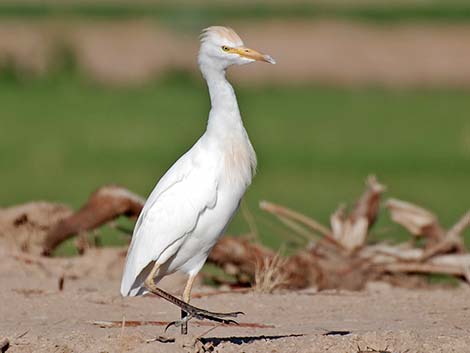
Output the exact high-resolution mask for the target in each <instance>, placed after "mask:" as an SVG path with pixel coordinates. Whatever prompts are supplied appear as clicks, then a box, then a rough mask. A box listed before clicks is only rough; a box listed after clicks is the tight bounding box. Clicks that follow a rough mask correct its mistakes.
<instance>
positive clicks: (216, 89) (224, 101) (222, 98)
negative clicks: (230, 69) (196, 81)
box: [202, 69, 244, 134]
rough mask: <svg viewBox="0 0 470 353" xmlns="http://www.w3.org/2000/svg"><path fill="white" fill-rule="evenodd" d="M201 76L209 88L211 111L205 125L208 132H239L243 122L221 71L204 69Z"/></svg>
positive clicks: (234, 98) (233, 93)
mask: <svg viewBox="0 0 470 353" xmlns="http://www.w3.org/2000/svg"><path fill="white" fill-rule="evenodd" d="M202 74H203V75H204V78H205V79H206V81H207V86H208V87H209V95H210V99H211V111H210V113H209V121H208V124H207V130H208V132H210V131H214V132H216V133H217V134H220V133H221V132H223V131H232V132H235V131H241V130H243V129H244V128H243V122H242V119H241V116H240V110H239V109H238V103H237V97H236V96H235V92H234V90H233V87H232V85H230V83H229V82H228V81H227V78H226V77H225V70H223V69H206V70H202Z"/></svg>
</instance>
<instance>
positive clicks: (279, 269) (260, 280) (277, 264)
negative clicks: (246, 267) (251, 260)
mask: <svg viewBox="0 0 470 353" xmlns="http://www.w3.org/2000/svg"><path fill="white" fill-rule="evenodd" d="M286 263H287V259H285V258H283V257H281V255H280V252H278V253H276V255H275V256H274V257H272V258H268V257H265V258H263V261H262V262H261V261H260V262H258V263H257V264H256V268H255V283H254V285H253V290H254V291H255V292H257V293H272V292H274V291H275V290H276V289H279V288H282V287H283V286H285V285H286V284H287V283H288V278H287V273H286V271H285V266H286Z"/></svg>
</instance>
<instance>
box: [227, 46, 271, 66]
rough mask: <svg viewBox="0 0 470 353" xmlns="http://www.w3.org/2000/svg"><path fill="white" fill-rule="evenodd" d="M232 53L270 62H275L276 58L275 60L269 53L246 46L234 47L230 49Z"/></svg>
mask: <svg viewBox="0 0 470 353" xmlns="http://www.w3.org/2000/svg"><path fill="white" fill-rule="evenodd" d="M230 51H231V52H232V53H235V54H238V55H240V56H242V57H244V58H248V59H253V60H256V61H264V62H267V63H270V64H275V63H276V60H274V59H273V58H272V57H271V55H268V54H261V53H260V52H257V51H256V50H253V49H250V48H246V47H238V48H232V49H231V50H230Z"/></svg>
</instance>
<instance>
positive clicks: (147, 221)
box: [121, 26, 275, 334]
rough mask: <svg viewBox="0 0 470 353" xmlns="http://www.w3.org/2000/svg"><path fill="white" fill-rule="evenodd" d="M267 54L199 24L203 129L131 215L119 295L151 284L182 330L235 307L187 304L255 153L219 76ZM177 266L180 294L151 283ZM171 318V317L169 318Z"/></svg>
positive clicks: (232, 210) (247, 178)
mask: <svg viewBox="0 0 470 353" xmlns="http://www.w3.org/2000/svg"><path fill="white" fill-rule="evenodd" d="M255 61H264V62H268V63H271V64H274V63H275V61H274V59H273V58H272V57H271V56H269V55H265V54H261V53H259V52H257V51H255V50H253V49H249V48H247V47H245V46H244V45H243V42H242V40H241V39H240V37H239V36H238V35H237V34H236V33H235V31H233V30H232V29H230V28H226V27H219V26H214V27H209V28H207V29H205V30H204V31H203V32H202V35H201V47H200V50H199V56H198V63H199V68H200V70H201V72H202V75H203V76H204V78H205V80H206V81H207V85H208V88H209V94H210V101H211V110H210V112H209V120H208V123H207V128H206V131H205V133H204V134H203V135H202V136H201V137H200V138H199V140H198V141H197V142H196V144H195V145H194V146H193V147H192V148H191V149H190V150H189V151H188V152H186V153H185V154H184V155H183V156H182V157H181V158H180V159H178V161H177V162H176V163H175V164H174V165H173V166H172V167H171V168H170V169H169V170H168V171H167V172H166V173H165V175H164V176H163V177H162V178H161V179H160V181H159V182H158V183H157V185H156V186H155V188H154V189H153V191H152V193H151V194H150V196H149V198H148V200H147V202H146V203H145V206H144V208H143V210H142V213H141V214H140V216H139V219H138V220H137V223H136V225H135V228H134V234H133V236H132V242H131V245H130V247H129V251H128V253H127V258H126V264H125V268H124V274H123V277H122V282H121V294H122V295H123V296H135V295H141V294H144V293H146V292H152V293H154V294H156V295H158V296H160V297H162V298H164V299H166V300H168V301H170V302H171V303H173V304H175V305H177V306H178V307H180V308H181V320H179V321H175V322H173V323H172V324H173V325H175V326H181V332H182V333H183V334H186V333H187V322H188V321H189V320H190V319H191V318H193V317H196V318H198V319H209V320H213V321H218V322H224V323H234V321H233V320H230V319H228V318H230V317H237V315H238V314H241V312H233V313H214V312H210V311H206V310H203V309H200V308H197V307H195V306H192V305H190V304H189V300H190V293H191V288H192V286H193V283H194V279H195V277H196V275H197V274H198V272H199V271H200V270H201V268H202V266H203V265H204V263H205V261H206V259H207V257H208V255H209V252H210V251H211V249H212V247H213V246H214V245H215V243H216V242H217V239H218V238H219V237H220V236H221V234H222V233H223V232H224V230H225V229H226V227H227V225H228V223H229V222H230V220H231V219H232V217H233V215H234V214H235V212H236V210H237V208H238V206H239V204H240V200H241V198H242V196H243V194H244V193H245V191H246V189H247V187H248V186H249V185H250V183H251V180H252V177H253V174H254V172H255V168H256V155H255V151H254V150H253V147H252V145H251V143H250V140H249V138H248V135H247V132H246V130H245V128H244V126H243V122H242V119H241V116H240V111H239V109H238V104H237V98H236V96H235V92H234V90H233V88H232V86H231V85H230V83H229V82H228V81H227V79H226V77H225V71H226V69H227V68H228V67H229V66H231V65H243V64H248V63H251V62H255ZM175 271H182V272H184V273H186V274H187V275H188V281H187V284H186V287H185V289H184V292H183V297H182V300H180V299H178V298H176V297H174V296H173V295H171V294H169V293H167V292H165V291H163V290H162V289H160V288H158V287H157V286H156V283H158V281H159V280H160V279H161V278H163V277H164V276H166V275H169V274H171V273H174V272H175ZM172 324H170V325H172Z"/></svg>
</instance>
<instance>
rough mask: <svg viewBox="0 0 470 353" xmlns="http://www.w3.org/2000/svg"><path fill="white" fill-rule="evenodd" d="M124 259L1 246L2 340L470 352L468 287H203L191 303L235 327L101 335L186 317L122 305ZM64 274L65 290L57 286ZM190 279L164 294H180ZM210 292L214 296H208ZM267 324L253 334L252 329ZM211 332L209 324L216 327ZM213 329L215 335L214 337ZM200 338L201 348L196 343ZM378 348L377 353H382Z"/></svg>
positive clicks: (46, 344) (52, 345)
mask: <svg viewBox="0 0 470 353" xmlns="http://www.w3.org/2000/svg"><path fill="white" fill-rule="evenodd" d="M122 264H123V251H122V250H116V249H102V250H99V249H98V250H94V249H92V250H90V251H89V252H88V253H87V255H86V256H84V257H81V258H73V259H39V260H38V258H33V257H29V256H27V255H22V254H19V253H17V252H15V251H14V250H13V249H11V248H7V247H5V246H3V247H0V283H1V287H0V303H1V305H0V318H1V321H0V339H1V338H2V337H8V338H9V339H10V341H11V346H10V348H9V349H8V353H10V352H11V353H14V352H57V353H59V352H60V353H66V352H67V353H69V352H99V353H104V352H110V353H111V352H198V350H197V349H199V351H201V352H202V351H203V350H202V345H203V344H204V345H205V347H206V348H209V347H210V346H213V349H214V351H216V352H217V351H218V352H247V353H248V352H313V353H314V352H322V353H323V352H333V353H334V352H338V353H355V352H358V351H362V352H375V351H381V352H393V353H398V352H410V353H414V352H420V353H429V352H446V353H448V352H458V353H464V352H470V300H469V295H470V288H468V287H465V286H462V287H460V288H458V289H447V290H444V289H435V290H429V289H427V290H405V289H398V288H392V287H390V286H389V285H386V284H381V283H373V284H371V285H369V286H368V287H367V289H366V290H365V291H362V292H346V291H340V292H336V291H335V292H316V291H315V290H313V289H312V290H306V291H301V292H279V293H276V294H271V295H270V294H255V293H252V292H248V293H246V292H245V293H237V292H233V293H223V292H220V291H219V292H215V290H214V289H212V288H208V287H204V286H201V285H200V284H199V285H197V286H196V288H195V289H194V294H195V296H196V297H195V298H194V300H193V304H195V305H197V306H200V307H203V308H208V309H211V310H214V311H238V310H241V311H244V312H245V313H246V315H245V316H242V317H241V318H240V320H239V322H240V323H241V324H242V325H240V326H239V327H237V326H225V327H215V328H214V327H213V326H210V325H211V324H210V323H206V322H202V324H201V323H200V322H198V321H197V320H194V321H192V322H191V323H190V327H189V330H190V334H189V335H188V337H186V338H184V339H182V338H181V337H180V336H179V334H178V330H177V329H175V328H171V329H170V330H169V331H168V332H167V333H166V335H167V336H170V337H176V342H175V343H159V342H152V343H146V340H147V339H151V338H153V337H156V336H158V335H164V331H163V330H164V326H160V325H142V326H137V327H128V326H125V327H124V328H122V327H121V325H120V324H117V327H114V328H102V327H99V326H97V325H93V324H92V323H93V322H94V321H117V322H122V321H123V319H124V320H125V322H128V323H129V322H130V321H135V320H140V321H142V320H143V321H172V320H175V319H177V318H178V316H179V312H178V309H177V308H175V307H174V306H172V305H171V304H169V303H167V302H165V301H164V300H161V299H159V298H156V297H137V298H121V297H120V295H119V291H118V288H119V277H120V271H121V269H122ZM62 274H63V275H65V277H66V279H65V283H64V288H63V290H62V291H59V289H58V278H59V277H60V276H61V275H62ZM183 281H184V279H183V278H181V277H179V276H174V277H173V278H172V279H171V280H170V281H167V282H166V283H165V284H163V286H164V287H165V288H167V289H168V290H170V291H172V292H173V293H178V292H179V291H180V290H181V288H182V285H183ZM204 293H205V294H208V293H212V295H202V296H199V295H200V294H204ZM250 323H256V324H264V325H268V326H269V327H266V328H253V327H246V324H250ZM208 325H209V326H208ZM211 328H213V330H211V331H210V332H207V331H208V330H209V329H211ZM196 337H202V342H201V341H200V342H198V343H197V345H196V346H194V345H193V343H194V340H195V338H196ZM374 349H375V351H374Z"/></svg>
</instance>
